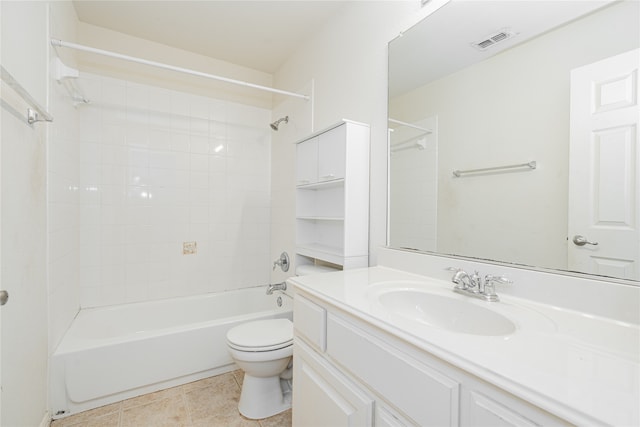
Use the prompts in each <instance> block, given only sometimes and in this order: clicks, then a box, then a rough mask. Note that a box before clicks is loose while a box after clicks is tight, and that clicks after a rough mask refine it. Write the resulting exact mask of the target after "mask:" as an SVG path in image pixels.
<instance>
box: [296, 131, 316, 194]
mask: <svg viewBox="0 0 640 427" xmlns="http://www.w3.org/2000/svg"><path fill="white" fill-rule="evenodd" d="M318 139H319V138H318V137H315V138H312V139H309V140H307V141H303V142H301V143H299V144H297V145H296V185H307V184H313V183H315V182H317V181H318Z"/></svg>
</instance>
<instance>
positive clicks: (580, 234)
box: [388, 0, 640, 280]
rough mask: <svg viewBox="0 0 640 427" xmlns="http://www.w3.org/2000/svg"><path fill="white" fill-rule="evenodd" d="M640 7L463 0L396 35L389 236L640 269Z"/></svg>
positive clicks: (489, 255)
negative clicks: (639, 95)
mask: <svg viewBox="0 0 640 427" xmlns="http://www.w3.org/2000/svg"><path fill="white" fill-rule="evenodd" d="M478 17H482V19H479V18H478ZM639 17H640V3H639V2H637V1H616V2H609V1H571V2H567V1H544V2H540V1H517V2H507V1H481V0H480V1H477V0H474V1H452V2H450V3H448V4H446V5H445V6H443V7H442V8H441V9H439V10H438V11H436V12H435V13H433V14H432V15H430V16H428V17H427V18H425V19H424V20H423V21H422V22H420V23H419V24H417V25H416V26H414V27H412V28H411V29H409V30H408V31H406V32H405V33H403V34H402V36H400V37H398V38H397V39H395V40H393V41H392V42H391V43H390V44H389V129H390V132H389V135H390V136H389V141H390V147H389V151H390V153H389V154H390V178H389V179H390V183H389V184H390V195H389V199H390V200H389V203H390V205H389V242H388V244H389V246H391V247H395V248H408V249H414V250H420V251H429V252H436V253H440V254H448V255H459V256H465V257H473V258H480V259H486V260H493V261H500V262H507V263H514V264H519V265H525V266H533V267H542V268H548V269H555V270H563V271H577V272H582V273H588V274H594V275H600V276H608V277H615V278H625V279H631V280H640V268H639V266H638V264H639V257H640V234H639V232H638V227H637V224H638V222H640V214H639V212H640V208H639V206H640V197H639V191H638V189H639V187H640V185H639V182H640V171H637V170H636V168H637V167H638V165H639V164H640V150H639V149H637V148H636V144H637V140H638V120H639V116H640V110H638V103H637V99H638V85H637V77H638V63H639V62H640V59H638V58H639V56H638V46H639V40H640V29H639V22H640V20H639ZM452 23H455V25H452ZM454 172H455V173H454Z"/></svg>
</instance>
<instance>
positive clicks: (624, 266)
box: [568, 49, 640, 280]
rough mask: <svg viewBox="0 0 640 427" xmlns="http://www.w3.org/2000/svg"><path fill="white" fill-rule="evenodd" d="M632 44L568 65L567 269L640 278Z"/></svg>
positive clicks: (637, 61) (639, 154) (638, 55)
mask: <svg viewBox="0 0 640 427" xmlns="http://www.w3.org/2000/svg"><path fill="white" fill-rule="evenodd" d="M639 68H640V50H639V49H636V50H632V51H629V52H627V53H623V54H620V55H616V56H613V57H610V58H607V59H604V60H602V61H599V62H595V63H593V64H589V65H586V66H584V67H580V68H576V69H575V70H572V72H571V123H570V133H571V134H570V148H569V150H570V161H569V224H568V225H569V227H568V230H569V236H568V238H569V239H568V240H569V241H568V251H569V252H568V268H569V270H572V271H580V272H586V273H591V274H599V275H604V276H612V277H619V278H626V279H633V280H640V266H639V256H640V233H639V232H638V222H639V220H640V214H639V210H640V209H639V207H640V201H639V199H640V197H639V188H640V169H639V165H640V150H638V135H639V134H638V125H639V121H640V109H639V108H638V97H639V94H640V91H639V88H638V69H639Z"/></svg>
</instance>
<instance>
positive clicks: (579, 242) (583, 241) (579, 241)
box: [573, 234, 598, 246]
mask: <svg viewBox="0 0 640 427" xmlns="http://www.w3.org/2000/svg"><path fill="white" fill-rule="evenodd" d="M573 243H575V245H576V246H584V245H594V246H595V245H597V244H598V242H590V241H588V240H587V238H586V237H584V236H581V235H579V234H576V235H575V236H573Z"/></svg>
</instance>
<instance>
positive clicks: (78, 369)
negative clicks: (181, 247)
mask: <svg viewBox="0 0 640 427" xmlns="http://www.w3.org/2000/svg"><path fill="white" fill-rule="evenodd" d="M265 290H266V287H264V286H262V287H256V288H248V289H241V290H236V291H229V292H222V293H217V294H206V295H199V296H195V297H183V298H176V299H170V300H160V301H152V302H144V303H134V304H125V305H120V306H110V307H103V308H92V309H83V310H80V312H79V313H78V315H77V316H76V318H75V319H74V321H73V322H72V324H71V326H70V327H69V329H68V331H67V332H66V333H65V335H64V337H63V338H62V341H61V342H60V345H59V346H58V348H57V349H56V350H55V352H54V353H53V355H52V357H51V371H50V372H51V381H50V387H51V394H50V396H51V398H50V402H51V414H52V415H53V418H61V417H65V416H68V415H71V414H74V413H77V412H81V411H85V410H88V409H92V408H97V407H99V406H103V405H106V404H109V403H114V402H117V401H120V400H123V399H128V398H131V397H135V396H139V395H141V394H145V393H150V392H153V391H157V390H161V389H164V388H168V387H173V386H177V385H181V384H186V383H188V382H191V381H196V380H199V379H202V378H206V377H210V376H212V375H218V374H221V373H224V372H229V371H231V370H234V369H236V367H235V364H234V362H233V360H232V359H231V357H230V356H229V354H228V352H227V345H226V333H227V331H228V330H229V328H231V327H233V326H235V325H238V324H240V323H242V322H247V321H250V320H257V319H269V318H282V317H284V318H289V319H291V318H292V313H293V312H292V306H293V304H292V300H291V298H290V297H289V296H287V295H286V294H284V293H282V292H279V291H276V292H274V293H273V295H266V293H265Z"/></svg>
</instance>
